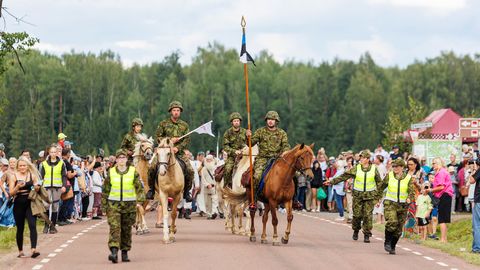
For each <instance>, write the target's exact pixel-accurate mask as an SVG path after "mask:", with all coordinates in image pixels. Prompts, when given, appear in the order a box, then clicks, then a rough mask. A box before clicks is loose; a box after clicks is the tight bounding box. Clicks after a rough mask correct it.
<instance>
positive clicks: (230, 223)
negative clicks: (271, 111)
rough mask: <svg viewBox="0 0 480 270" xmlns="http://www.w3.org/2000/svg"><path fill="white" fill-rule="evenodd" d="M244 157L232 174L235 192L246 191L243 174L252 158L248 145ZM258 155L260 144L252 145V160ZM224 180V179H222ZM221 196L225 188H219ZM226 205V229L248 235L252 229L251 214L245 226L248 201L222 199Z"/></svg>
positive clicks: (244, 149) (243, 150)
mask: <svg viewBox="0 0 480 270" xmlns="http://www.w3.org/2000/svg"><path fill="white" fill-rule="evenodd" d="M242 155H243V156H242V159H241V160H240V161H239V162H238V164H237V166H236V170H235V171H234V173H233V176H232V188H231V190H232V191H233V192H235V193H242V192H245V188H244V187H243V186H242V184H241V180H242V174H243V173H244V172H246V171H247V170H248V169H249V167H250V158H249V156H248V146H246V147H244V148H243V149H242ZM257 155H258V146H257V145H255V146H253V147H252V162H253V161H255V157H256V156H257ZM222 182H223V181H222ZM217 191H219V194H222V195H221V196H220V197H222V198H223V189H222V188H219V189H217ZM222 201H223V203H222V204H220V205H224V207H225V211H224V212H225V213H226V216H225V230H231V232H232V234H240V235H248V232H249V231H250V228H249V227H250V215H248V214H247V215H246V216H247V221H246V228H244V227H243V213H245V211H246V209H247V207H248V203H241V204H234V203H233V202H232V203H228V202H227V200H222Z"/></svg>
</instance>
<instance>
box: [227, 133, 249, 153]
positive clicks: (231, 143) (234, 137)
mask: <svg viewBox="0 0 480 270" xmlns="http://www.w3.org/2000/svg"><path fill="white" fill-rule="evenodd" d="M246 144H247V130H246V129H244V128H242V127H241V128H240V130H239V131H235V130H234V129H233V127H231V128H229V129H227V131H225V134H223V150H225V152H227V154H228V157H233V158H235V151H237V150H241V149H242V148H243V147H245V145H246Z"/></svg>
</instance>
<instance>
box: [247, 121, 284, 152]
mask: <svg viewBox="0 0 480 270" xmlns="http://www.w3.org/2000/svg"><path fill="white" fill-rule="evenodd" d="M255 144H258V157H259V158H273V157H278V156H279V155H280V154H282V153H283V152H285V151H287V150H290V145H289V144H288V137H287V133H286V132H285V131H284V130H283V129H281V128H277V129H275V130H274V131H271V130H269V129H268V127H262V128H259V129H257V130H256V131H255V133H254V134H253V136H252V146H253V145H255Z"/></svg>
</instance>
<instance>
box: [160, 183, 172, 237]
mask: <svg viewBox="0 0 480 270" xmlns="http://www.w3.org/2000/svg"><path fill="white" fill-rule="evenodd" d="M160 201H161V204H162V210H163V211H162V212H163V242H164V243H165V244H169V243H171V242H170V239H169V237H168V197H167V194H165V193H164V192H163V191H160Z"/></svg>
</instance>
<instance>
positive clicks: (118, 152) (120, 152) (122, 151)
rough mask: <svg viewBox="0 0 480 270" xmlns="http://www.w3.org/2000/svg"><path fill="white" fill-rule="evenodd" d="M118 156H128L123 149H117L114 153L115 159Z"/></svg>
mask: <svg viewBox="0 0 480 270" xmlns="http://www.w3.org/2000/svg"><path fill="white" fill-rule="evenodd" d="M119 156H126V157H127V156H128V154H127V151H125V150H124V149H118V150H117V152H116V153H115V157H119Z"/></svg>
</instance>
